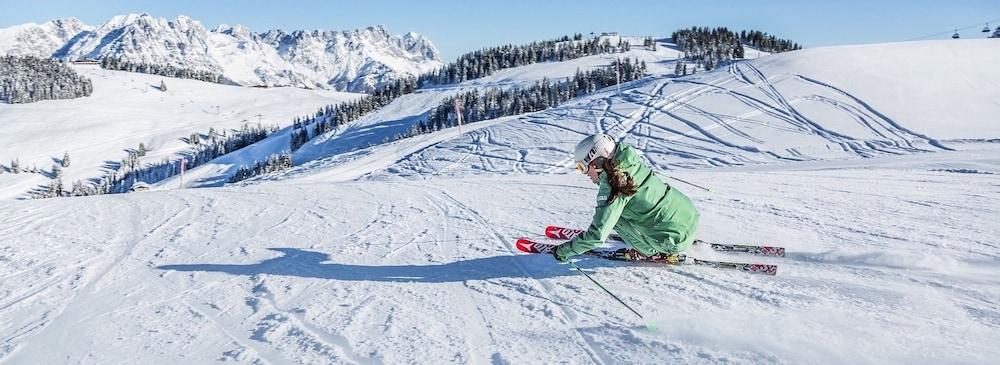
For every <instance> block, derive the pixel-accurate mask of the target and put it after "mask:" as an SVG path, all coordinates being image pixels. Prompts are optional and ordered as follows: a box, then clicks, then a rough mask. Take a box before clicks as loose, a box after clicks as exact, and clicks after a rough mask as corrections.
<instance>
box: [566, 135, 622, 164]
mask: <svg viewBox="0 0 1000 365" xmlns="http://www.w3.org/2000/svg"><path fill="white" fill-rule="evenodd" d="M614 154H615V139H614V138H611V136H609V135H607V134H603V133H598V134H595V135H592V136H589V137H587V138H584V139H583V140H582V141H580V143H577V144H576V150H574V151H573V158H574V159H575V160H576V162H578V163H580V164H582V165H583V166H584V167H586V166H587V165H589V164H590V162H591V161H593V160H594V159H596V158H598V157H603V158H611V156H613V155H614ZM584 172H586V171H584Z"/></svg>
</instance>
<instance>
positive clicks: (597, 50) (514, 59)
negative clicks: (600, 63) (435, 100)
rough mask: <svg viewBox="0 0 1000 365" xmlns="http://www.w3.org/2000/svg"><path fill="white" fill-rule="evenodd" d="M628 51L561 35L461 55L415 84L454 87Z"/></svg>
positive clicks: (625, 45) (607, 42)
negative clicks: (529, 67) (492, 76)
mask: <svg viewBox="0 0 1000 365" xmlns="http://www.w3.org/2000/svg"><path fill="white" fill-rule="evenodd" d="M628 50H629V43H628V42H627V41H622V40H619V42H618V43H617V44H614V45H612V44H611V41H610V40H609V39H607V38H604V39H601V38H599V37H597V38H591V39H588V40H583V35H581V34H574V35H573V39H572V40H571V39H570V38H569V37H568V36H564V37H562V38H559V39H554V40H549V41H542V42H532V43H530V44H524V45H518V46H515V45H510V44H508V45H504V46H500V47H493V48H485V49H481V50H478V51H475V52H471V53H466V54H463V55H461V56H459V57H458V60H456V61H455V62H452V63H449V64H447V65H445V66H444V67H441V68H440V69H438V70H437V71H435V72H429V73H426V74H423V75H420V77H419V80H418V84H419V85H421V86H425V85H440V84H457V83H461V82H463V81H466V80H472V79H478V78H481V77H485V76H489V75H490V74H492V73H494V72H497V71H499V70H502V69H505V68H511V67H519V66H525V65H530V64H533V63H539V62H556V61H566V60H571V59H575V58H580V57H585V56H591V55H596V54H603V53H615V52H623V51H628Z"/></svg>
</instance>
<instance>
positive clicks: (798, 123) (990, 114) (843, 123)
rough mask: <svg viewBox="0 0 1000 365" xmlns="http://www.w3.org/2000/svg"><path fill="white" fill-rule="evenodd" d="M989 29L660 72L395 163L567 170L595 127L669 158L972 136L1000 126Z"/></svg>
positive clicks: (861, 151) (882, 150)
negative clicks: (686, 72) (950, 37)
mask: <svg viewBox="0 0 1000 365" xmlns="http://www.w3.org/2000/svg"><path fill="white" fill-rule="evenodd" d="M991 41H992V40H968V41H958V42H951V41H928V42H914V43H901V44H877V45H865V46H851V47H831V48H817V49H807V50H802V51H795V52H788V53H783V54H779V55H771V56H767V57H764V58H760V59H758V60H754V61H749V62H738V63H736V64H733V65H731V66H729V67H728V68H723V69H720V70H716V71H713V72H709V73H701V74H698V75H695V76H689V77H683V78H672V77H664V76H654V77H651V78H648V79H646V80H644V81H639V82H635V83H632V85H630V86H629V87H627V88H623V89H622V92H621V93H620V94H619V93H617V92H616V91H614V90H606V91H604V92H603V93H599V94H597V95H593V96H589V97H584V98H581V99H579V100H577V101H574V102H571V103H569V104H567V105H565V106H561V107H557V108H553V109H550V110H547V111H543V112H539V113H534V114H530V115H525V116H522V117H521V118H518V119H516V120H512V121H510V122H508V123H503V124H498V125H495V126H492V127H489V128H485V129H482V130H479V131H476V132H474V133H470V134H469V135H467V136H462V137H461V138H456V139H454V140H451V141H446V142H442V143H440V144H438V145H436V146H435V148H428V149H425V150H422V151H421V152H419V153H415V154H413V155H412V156H409V157H408V158H406V159H404V160H403V161H401V162H400V163H399V164H397V165H395V166H392V167H391V172H383V173H385V174H389V175H404V176H423V175H424V174H426V173H430V172H433V171H438V170H439V169H442V168H445V167H447V168H448V169H449V171H450V174H492V173H515V172H529V173H548V172H557V171H566V170H565V166H569V161H568V160H566V158H567V156H569V155H570V151H571V148H572V147H573V146H574V145H575V143H576V142H577V141H579V140H580V139H582V138H583V136H585V135H586V134H589V133H596V132H606V133H610V134H613V135H615V136H619V137H622V138H624V140H625V141H627V142H629V143H630V144H632V145H634V146H636V147H637V148H639V149H640V150H641V151H643V152H644V153H645V156H646V158H647V159H648V160H649V161H650V162H651V163H653V164H654V165H655V166H657V167H658V168H661V169H672V168H685V167H710V166H732V165H745V164H761V163H774V162H792V161H810V160H829V159H850V158H858V157H862V158H864V157H875V156H884V155H896V154H910V153H921V152H934V151H946V150H950V149H955V148H962V143H959V141H956V140H967V139H968V140H984V139H995V138H998V137H1000V124H998V123H995V122H994V121H993V120H994V119H995V117H996V116H997V115H1000V104H997V103H996V102H995V100H994V99H995V98H996V94H995V93H994V92H991V91H990V90H992V89H991V85H1000V69H997V68H996V67H994V66H992V65H995V64H998V62H1000V48H998V47H995V42H991ZM903 60H906V62H903ZM904 65H905V66H904Z"/></svg>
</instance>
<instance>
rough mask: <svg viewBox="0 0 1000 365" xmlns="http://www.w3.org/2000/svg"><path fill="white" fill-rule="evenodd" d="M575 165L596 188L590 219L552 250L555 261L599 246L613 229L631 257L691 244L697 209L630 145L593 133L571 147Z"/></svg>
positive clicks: (696, 221)
mask: <svg viewBox="0 0 1000 365" xmlns="http://www.w3.org/2000/svg"><path fill="white" fill-rule="evenodd" d="M574 157H575V159H576V164H577V169H578V170H579V171H580V172H583V173H584V174H586V175H587V176H589V177H590V179H591V181H593V182H594V183H596V184H598V185H599V186H600V188H599V191H598V194H597V207H596V208H595V212H594V218H593V221H592V222H591V224H590V227H588V228H587V230H586V231H585V232H583V233H582V234H580V235H578V236H576V237H574V238H573V239H572V240H571V241H569V242H567V243H565V244H562V245H560V246H559V247H558V248H557V249H555V250H553V255H554V256H555V257H556V259H558V260H560V261H561V260H565V259H567V258H568V257H570V256H573V255H578V254H581V253H584V252H587V251H589V250H591V249H593V248H594V247H597V246H598V245H600V244H602V243H603V242H604V241H605V240H606V239H607V238H608V236H609V235H610V234H611V231H612V230H614V231H615V232H617V233H618V235H619V236H621V237H622V239H623V240H625V243H626V244H628V245H629V246H630V247H631V249H628V250H626V251H623V254H625V255H629V256H630V258H641V257H642V256H646V257H648V256H653V255H656V254H661V253H662V254H668V255H670V254H674V253H678V252H681V251H683V250H686V249H687V248H688V247H691V242H692V241H694V232H695V229H696V228H697V225H698V211H697V210H696V209H695V207H694V205H693V204H692V203H691V200H690V199H688V197H687V196H685V195H684V194H682V193H681V192H680V191H677V189H675V188H673V187H671V186H670V185H667V184H666V183H664V182H663V181H662V180H660V178H659V177H658V176H656V174H655V173H654V172H653V170H652V169H650V168H649V167H648V166H646V164H645V163H644V162H643V161H642V159H641V158H640V157H639V155H638V154H637V153H636V151H635V150H634V149H632V147H631V146H629V145H628V144H626V143H624V142H620V143H615V141H614V139H612V138H611V136H608V135H605V134H596V135H593V136H590V137H587V138H586V139H584V140H583V141H581V142H580V143H579V144H578V145H577V147H576V151H575V155H574Z"/></svg>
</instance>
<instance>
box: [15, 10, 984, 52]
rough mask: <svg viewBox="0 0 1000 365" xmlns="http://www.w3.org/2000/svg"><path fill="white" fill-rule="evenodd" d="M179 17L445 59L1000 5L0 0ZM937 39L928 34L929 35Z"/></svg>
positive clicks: (931, 21) (841, 40)
mask: <svg viewBox="0 0 1000 365" xmlns="http://www.w3.org/2000/svg"><path fill="white" fill-rule="evenodd" d="M138 12H147V13H149V14H152V15H154V16H158V17H166V18H171V19H172V18H175V17H176V16H177V15H180V14H183V15H187V16H189V17H191V18H194V19H196V20H199V21H201V22H202V24H204V25H205V26H206V27H208V28H212V27H215V26H216V25H219V24H223V23H225V24H243V25H245V26H247V27H249V28H250V29H253V30H254V31H257V32H264V31H266V30H268V29H273V28H281V29H285V30H293V29H331V30H344V29H355V28H360V27H365V26H369V25H374V24H385V25H386V26H388V28H389V30H390V31H392V32H393V33H395V34H400V33H405V32H408V31H414V32H417V33H422V34H425V35H427V36H428V37H429V38H430V39H431V40H432V41H433V42H434V44H435V45H436V46H437V47H438V49H440V50H441V53H442V58H444V60H445V61H450V60H453V59H454V58H455V57H457V56H458V55H460V54H462V53H465V52H468V51H472V50H475V49H479V48H483V47H488V46H496V45H501V44H506V43H524V42H529V41H533V40H543V39H549V38H553V37H556V36H559V35H563V34H572V33H575V32H579V33H589V32H602V31H617V32H621V33H622V34H625V35H652V36H660V37H666V36H668V35H669V34H670V32H672V31H673V30H676V29H678V28H682V27H689V26H692V25H699V26H703V25H707V26H727V27H729V28H730V29H737V30H738V29H758V30H762V31H765V32H769V33H771V34H775V35H778V36H780V37H783V38H789V39H792V40H794V41H797V42H799V43H800V44H802V45H804V46H806V47H817V46H824V45H837V44H856V43H873V42H891V41H902V40H911V39H915V38H926V39H936V38H937V39H939V38H946V37H949V36H951V32H952V30H953V29H955V28H963V27H969V26H971V28H969V29H964V30H963V31H961V33H962V35H963V36H964V37H966V38H973V37H975V38H978V37H982V36H983V33H980V31H981V30H982V27H983V25H984V24H983V23H984V22H986V21H994V22H995V23H994V24H991V25H990V26H991V28H994V29H995V28H996V26H998V25H1000V0H990V1H985V0H983V1H980V0H969V1H944V0H936V1H924V0H914V1H853V0H846V1H824V2H812V1H786V0H778V1H767V0H757V1H728V0H713V1H697V0H695V1H690V0H688V1H631V0H615V1H611V0H602V1H592V0H575V1H556V0H532V1H524V0H496V1H457V0H456V1H442V0H427V1H420V0H411V1H395V0H381V1H377V0H376V1H294V0H285V1H256V0H255V1H233V0H216V1H212V0H205V1H147V0H132V1H86V0H75V1H65V0H53V1H48V0H42V1H24V0H16V1H15V0H0V27H7V26H10V25H15V24H21V23H27V22H36V23H38V22H44V21H47V20H51V19H55V18H61V17H70V16H73V17H77V18H79V19H81V20H83V21H84V22H86V23H88V24H91V25H99V24H100V23H102V22H104V21H106V20H107V19H109V18H110V17H111V16H113V15H117V14H124V13H138ZM930 35H933V36H930Z"/></svg>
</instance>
